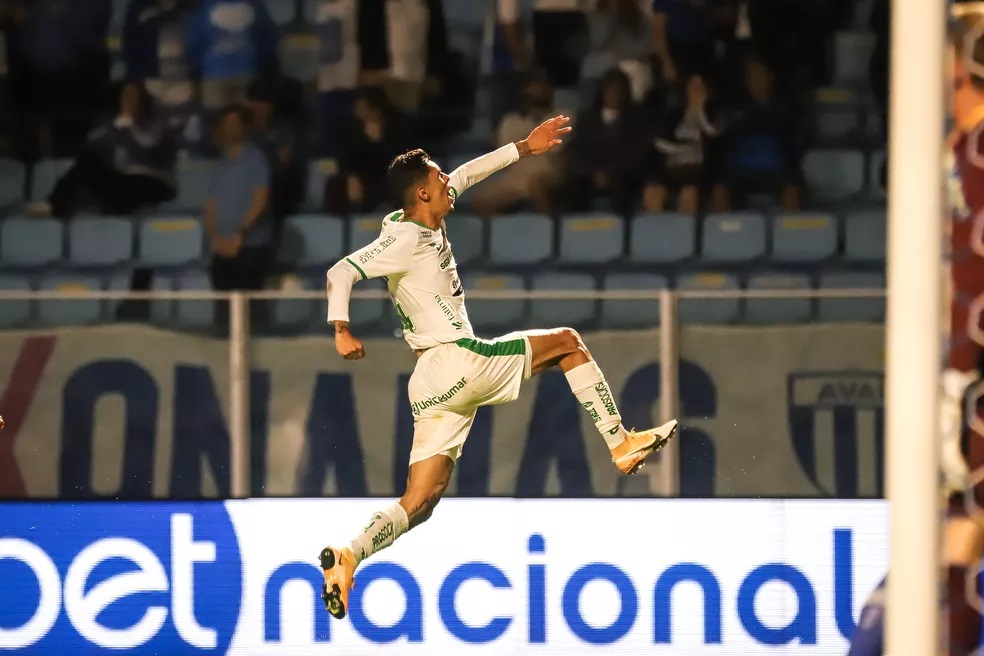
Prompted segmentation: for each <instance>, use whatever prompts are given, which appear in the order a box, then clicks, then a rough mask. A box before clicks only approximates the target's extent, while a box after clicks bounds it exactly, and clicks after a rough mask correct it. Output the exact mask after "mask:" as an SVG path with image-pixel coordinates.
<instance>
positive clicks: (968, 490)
mask: <svg viewBox="0 0 984 656" xmlns="http://www.w3.org/2000/svg"><path fill="white" fill-rule="evenodd" d="M949 45H950V61H951V68H950V71H951V80H950V82H951V89H950V94H951V95H950V112H951V115H952V118H953V125H954V127H953V131H952V133H951V135H950V138H949V140H948V146H949V148H947V153H946V154H947V159H948V167H949V171H948V174H949V175H948V179H947V183H948V184H947V191H948V194H949V198H948V201H949V206H950V211H951V221H950V280H949V283H950V290H949V292H950V293H949V297H950V298H949V304H950V321H949V324H950V325H949V332H950V339H949V345H948V347H947V350H946V364H945V369H944V371H943V378H942V395H941V404H940V428H941V431H942V438H943V454H942V462H943V470H944V475H945V481H946V484H947V491H948V493H949V494H950V497H949V504H948V513H947V519H946V524H945V528H944V559H945V563H946V565H947V579H948V581H947V601H948V608H947V617H948V624H949V640H950V651H949V653H950V655H951V656H964V655H966V654H970V653H971V652H973V651H974V650H975V649H976V648H977V646H978V644H979V642H980V636H981V615H980V613H979V612H978V609H979V608H980V604H979V602H977V600H975V599H974V597H977V598H978V599H979V598H980V587H979V584H978V582H977V576H976V571H977V567H976V564H977V563H978V562H979V561H980V559H981V555H982V553H984V477H982V476H978V475H977V474H978V473H984V403H981V402H976V403H975V402H974V401H973V399H975V398H981V392H984V388H982V387H981V386H980V385H979V384H978V381H979V379H980V372H981V368H982V366H984V357H982V356H984V323H982V311H984V3H964V4H958V5H954V6H953V8H952V20H951V25H950V31H949ZM968 401H969V403H968ZM965 409H966V410H967V411H966V412H965Z"/></svg>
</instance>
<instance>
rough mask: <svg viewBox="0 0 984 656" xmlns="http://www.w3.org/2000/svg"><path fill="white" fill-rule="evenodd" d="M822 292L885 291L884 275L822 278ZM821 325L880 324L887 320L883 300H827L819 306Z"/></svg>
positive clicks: (862, 274) (849, 275)
mask: <svg viewBox="0 0 984 656" xmlns="http://www.w3.org/2000/svg"><path fill="white" fill-rule="evenodd" d="M820 289H821V290H824V289H862V290H869V289H880V290H883V289H885V276H884V275H882V274H880V273H853V272H849V273H826V274H823V275H822V276H820ZM818 316H819V319H820V321H832V322H873V323H874V322H880V321H882V320H884V318H885V299H884V297H882V298H824V297H822V296H821V297H820V300H819V303H818Z"/></svg>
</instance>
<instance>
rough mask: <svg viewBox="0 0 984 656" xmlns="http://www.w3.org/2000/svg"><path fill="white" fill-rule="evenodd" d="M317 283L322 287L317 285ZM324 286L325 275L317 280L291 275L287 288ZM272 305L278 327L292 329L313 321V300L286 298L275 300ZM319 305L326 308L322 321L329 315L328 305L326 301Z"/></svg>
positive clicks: (308, 288)
mask: <svg viewBox="0 0 984 656" xmlns="http://www.w3.org/2000/svg"><path fill="white" fill-rule="evenodd" d="M316 283H318V284H319V285H320V287H316V286H315V284H316ZM324 286H325V280H324V278H323V277H319V278H318V279H317V280H315V279H314V278H313V277H311V278H300V277H291V278H290V279H289V282H288V285H287V286H285V289H298V290H313V289H318V288H320V289H324ZM272 305H273V309H272V318H273V325H274V326H275V327H277V328H282V329H288V330H290V329H296V328H301V327H305V326H309V325H311V323H312V322H313V319H314V317H313V313H314V306H315V304H314V302H313V301H310V300H304V299H300V298H284V299H276V300H274V301H273V303H272ZM319 307H320V308H322V309H325V312H324V314H323V315H322V316H321V317H320V319H321V321H322V322H324V321H326V317H327V316H328V312H327V306H326V304H325V303H322V304H321V305H320V306H319Z"/></svg>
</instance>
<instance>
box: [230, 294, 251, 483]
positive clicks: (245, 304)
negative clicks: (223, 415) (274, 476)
mask: <svg viewBox="0 0 984 656" xmlns="http://www.w3.org/2000/svg"><path fill="white" fill-rule="evenodd" d="M249 310H250V300H249V298H248V297H247V296H246V295H245V294H244V293H243V292H233V293H232V294H231V295H230V297H229V441H230V443H229V470H230V471H229V480H230V485H231V493H232V497H233V498H234V499H245V498H247V497H249V496H250V488H249V478H250V476H249V474H250V472H249V461H250V457H249V454H250V428H249V423H250V422H249V353H248V348H249Z"/></svg>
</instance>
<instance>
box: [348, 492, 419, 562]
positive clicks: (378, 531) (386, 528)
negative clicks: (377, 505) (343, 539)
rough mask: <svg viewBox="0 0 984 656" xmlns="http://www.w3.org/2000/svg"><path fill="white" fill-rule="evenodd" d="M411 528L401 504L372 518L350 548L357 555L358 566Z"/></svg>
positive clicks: (395, 504) (394, 505) (396, 504)
mask: <svg viewBox="0 0 984 656" xmlns="http://www.w3.org/2000/svg"><path fill="white" fill-rule="evenodd" d="M409 528H410V519H409V518H408V517H407V511H406V510H404V509H403V506H401V505H400V504H399V503H394V504H393V505H392V506H390V507H389V508H386V509H384V510H381V511H379V512H378V513H376V514H374V515H373V516H372V519H371V520H370V521H369V524H367V525H366V527H365V528H364V529H362V533H360V534H359V535H358V536H357V537H356V538H355V539H354V540H352V542H351V544H349V547H350V548H351V549H352V553H353V554H355V561H356V563H355V564H356V565H358V564H359V563H361V562H362V561H363V560H365V559H366V558H368V557H369V556H371V555H373V554H374V553H376V552H377V551H382V550H383V549H385V548H386V547H388V546H390V545H391V544H393V542H394V541H395V540H396V538H398V537H400V536H401V535H403V534H404V533H406V532H407V531H408V530H409Z"/></svg>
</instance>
